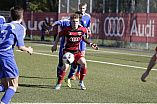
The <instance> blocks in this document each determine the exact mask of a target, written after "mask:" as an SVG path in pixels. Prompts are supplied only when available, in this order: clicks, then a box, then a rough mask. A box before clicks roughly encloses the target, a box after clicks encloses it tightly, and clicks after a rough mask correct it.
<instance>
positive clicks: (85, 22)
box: [80, 13, 91, 28]
mask: <svg viewBox="0 0 157 104" xmlns="http://www.w3.org/2000/svg"><path fill="white" fill-rule="evenodd" d="M90 23H91V17H90V15H89V14H87V13H85V14H84V15H83V17H82V19H81V21H80V24H81V25H82V26H83V27H86V28H87V27H90Z"/></svg>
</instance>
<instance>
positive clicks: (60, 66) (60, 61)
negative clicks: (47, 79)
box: [57, 56, 63, 77]
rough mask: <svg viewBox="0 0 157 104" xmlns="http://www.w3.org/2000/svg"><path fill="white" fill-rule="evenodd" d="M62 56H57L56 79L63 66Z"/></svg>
mask: <svg viewBox="0 0 157 104" xmlns="http://www.w3.org/2000/svg"><path fill="white" fill-rule="evenodd" d="M62 58H63V57H62V56H59V64H58V66H57V77H58V76H59V72H60V70H61V69H62V66H63V61H62Z"/></svg>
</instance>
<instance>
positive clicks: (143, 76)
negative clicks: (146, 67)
mask: <svg viewBox="0 0 157 104" xmlns="http://www.w3.org/2000/svg"><path fill="white" fill-rule="evenodd" d="M148 74H149V73H146V72H145V73H144V74H143V75H142V77H141V81H143V82H146V80H145V78H146V77H147V76H148Z"/></svg>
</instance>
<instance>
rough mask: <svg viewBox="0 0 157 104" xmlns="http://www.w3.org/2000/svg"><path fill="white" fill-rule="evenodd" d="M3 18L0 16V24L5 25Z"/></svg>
mask: <svg viewBox="0 0 157 104" xmlns="http://www.w3.org/2000/svg"><path fill="white" fill-rule="evenodd" d="M5 23H6V22H5V18H4V17H3V16H0V24H5Z"/></svg>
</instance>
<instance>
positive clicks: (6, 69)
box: [1, 58, 19, 104]
mask: <svg viewBox="0 0 157 104" xmlns="http://www.w3.org/2000/svg"><path fill="white" fill-rule="evenodd" d="M2 64H3V65H2V70H3V76H2V79H1V81H2V82H1V83H2V85H4V87H5V90H6V92H5V94H4V95H3V97H2V99H1V102H3V103H5V104H8V102H9V101H10V100H11V98H12V97H13V95H14V94H15V92H16V89H17V87H18V77H19V72H18V68H17V65H16V62H15V59H14V58H7V59H3V63H2Z"/></svg>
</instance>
